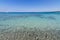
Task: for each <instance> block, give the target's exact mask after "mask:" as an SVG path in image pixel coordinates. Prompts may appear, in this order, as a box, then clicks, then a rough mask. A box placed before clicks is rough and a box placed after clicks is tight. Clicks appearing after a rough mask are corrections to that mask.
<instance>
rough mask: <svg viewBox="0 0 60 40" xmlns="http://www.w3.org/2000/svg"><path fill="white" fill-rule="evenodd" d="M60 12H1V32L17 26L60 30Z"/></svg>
mask: <svg viewBox="0 0 60 40" xmlns="http://www.w3.org/2000/svg"><path fill="white" fill-rule="evenodd" d="M59 13H60V12H0V32H2V31H5V30H6V29H7V30H12V29H15V28H16V27H18V28H20V27H27V28H34V27H36V28H40V29H41V30H50V29H55V30H60V14H59Z"/></svg>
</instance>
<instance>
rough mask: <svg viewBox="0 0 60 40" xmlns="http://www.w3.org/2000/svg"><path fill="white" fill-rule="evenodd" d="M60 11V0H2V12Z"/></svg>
mask: <svg viewBox="0 0 60 40" xmlns="http://www.w3.org/2000/svg"><path fill="white" fill-rule="evenodd" d="M6 11H9V12H11V11H17V12H18V11H19V12H41V11H60V0H0V12H6Z"/></svg>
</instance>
